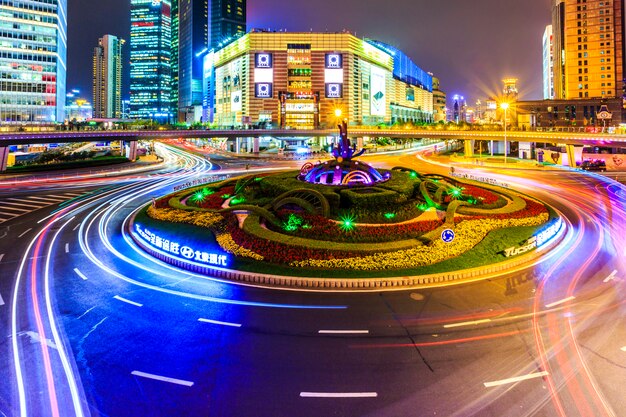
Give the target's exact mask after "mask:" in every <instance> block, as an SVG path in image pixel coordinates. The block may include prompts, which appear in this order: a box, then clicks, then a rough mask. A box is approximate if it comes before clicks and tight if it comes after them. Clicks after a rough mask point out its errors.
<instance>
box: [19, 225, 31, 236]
mask: <svg viewBox="0 0 626 417" xmlns="http://www.w3.org/2000/svg"><path fill="white" fill-rule="evenodd" d="M31 230H33V228H32V227H31V228H30V229H28V230H27V231H25V232H24V233H22V234H21V235H19V236H18V238H20V237H22V236H24V235H25V234H26V233H28V232H30V231H31Z"/></svg>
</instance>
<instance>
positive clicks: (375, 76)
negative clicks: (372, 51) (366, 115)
mask: <svg viewBox="0 0 626 417" xmlns="http://www.w3.org/2000/svg"><path fill="white" fill-rule="evenodd" d="M386 79H387V74H386V72H385V70H384V69H382V68H380V67H377V66H374V65H372V67H371V72H370V92H371V94H370V106H371V107H370V115H372V116H383V117H384V116H385V115H386V114H387V107H386V102H387V84H386Z"/></svg>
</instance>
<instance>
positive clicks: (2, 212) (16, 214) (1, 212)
mask: <svg viewBox="0 0 626 417" xmlns="http://www.w3.org/2000/svg"><path fill="white" fill-rule="evenodd" d="M0 214H3V215H6V216H11V217H9V219H12V218H13V217H17V216H19V215H20V214H19V213H7V212H6V211H0Z"/></svg>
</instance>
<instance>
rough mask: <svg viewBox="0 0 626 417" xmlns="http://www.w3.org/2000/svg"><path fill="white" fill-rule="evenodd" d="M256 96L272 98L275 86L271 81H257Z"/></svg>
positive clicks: (255, 86)
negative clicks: (273, 86)
mask: <svg viewBox="0 0 626 417" xmlns="http://www.w3.org/2000/svg"><path fill="white" fill-rule="evenodd" d="M254 96H255V97H256V98H272V96H273V88H272V84H271V83H255V84H254Z"/></svg>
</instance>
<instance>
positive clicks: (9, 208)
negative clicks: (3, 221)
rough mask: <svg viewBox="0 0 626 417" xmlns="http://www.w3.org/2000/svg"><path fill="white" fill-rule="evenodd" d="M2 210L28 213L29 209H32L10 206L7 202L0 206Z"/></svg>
mask: <svg viewBox="0 0 626 417" xmlns="http://www.w3.org/2000/svg"><path fill="white" fill-rule="evenodd" d="M0 210H11V211H19V212H22V213H26V212H28V211H30V210H31V209H25V208H19V207H9V206H7V205H5V204H3V205H1V206H0Z"/></svg>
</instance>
